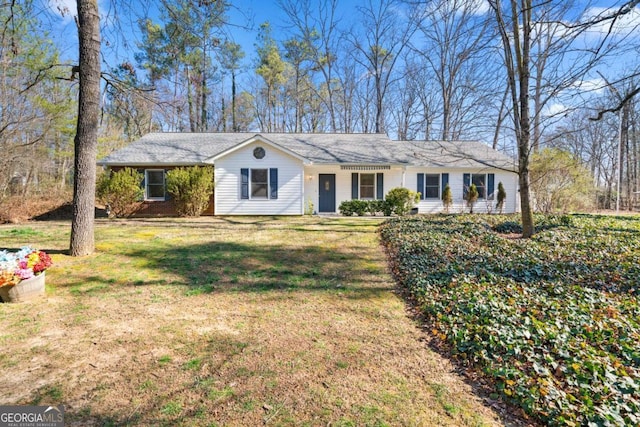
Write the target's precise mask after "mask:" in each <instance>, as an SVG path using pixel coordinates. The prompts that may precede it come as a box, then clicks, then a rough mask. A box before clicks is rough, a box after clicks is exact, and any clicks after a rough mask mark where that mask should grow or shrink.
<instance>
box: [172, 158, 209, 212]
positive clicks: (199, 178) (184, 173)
mask: <svg viewBox="0 0 640 427" xmlns="http://www.w3.org/2000/svg"><path fill="white" fill-rule="evenodd" d="M167 192H168V193H169V194H171V196H172V197H173V201H174V204H175V207H176V211H177V212H178V215H180V216H200V215H201V214H202V212H204V210H205V209H207V206H208V205H209V200H210V198H211V193H212V192H213V168H212V167H209V166H191V167H185V168H177V169H172V170H170V171H168V172H167Z"/></svg>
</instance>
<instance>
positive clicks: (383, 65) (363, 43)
mask: <svg viewBox="0 0 640 427" xmlns="http://www.w3.org/2000/svg"><path fill="white" fill-rule="evenodd" d="M400 7H401V3H400V2H399V1H396V0H368V1H367V3H366V5H365V6H358V7H357V10H358V12H359V13H360V16H361V19H359V20H358V21H359V23H358V26H359V27H360V28H361V30H362V31H355V30H352V31H351V35H352V38H351V41H352V44H353V46H354V47H355V49H356V50H357V51H358V52H359V53H360V55H359V56H356V58H357V60H358V61H359V62H360V64H361V65H362V66H363V67H364V68H365V69H366V70H367V72H368V75H369V76H370V77H371V78H372V79H373V87H374V94H375V104H374V105H375V128H374V132H375V133H382V132H385V129H384V105H385V97H386V95H387V93H388V91H389V89H390V87H391V85H392V83H393V82H394V78H393V69H394V67H395V65H396V63H397V62H398V60H399V59H400V57H401V54H402V51H403V50H404V49H406V48H407V47H408V44H409V40H410V39H411V37H412V36H413V34H414V33H415V31H416V28H417V26H416V23H415V20H414V19H412V17H411V16H407V15H402V16H403V18H404V19H403V20H401V19H400V16H401V14H400V12H399V10H398V9H399V8H400Z"/></svg>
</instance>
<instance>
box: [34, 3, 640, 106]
mask: <svg viewBox="0 0 640 427" xmlns="http://www.w3.org/2000/svg"><path fill="white" fill-rule="evenodd" d="M42 1H43V2H44V3H45V4H48V5H49V11H48V12H44V15H45V16H46V19H45V26H47V27H48V28H49V31H50V34H51V36H52V37H53V39H54V40H55V41H56V42H57V44H58V46H59V48H60V50H61V52H62V58H63V60H67V61H69V62H75V61H76V60H77V55H78V52H77V34H76V27H75V22H74V20H73V16H74V15H75V10H76V2H75V0H42ZM477 1H481V2H486V0H477ZM114 3H115V4H116V5H117V7H118V8H119V9H117V10H116V11H115V12H114V10H113V9H111V8H112V7H113V6H112V5H113V4H114ZM124 3H125V2H123V1H121V0H117V1H115V0H99V5H100V9H101V15H102V17H103V19H102V21H103V40H104V41H105V42H104V43H103V50H102V52H103V65H102V66H103V70H107V69H109V68H111V67H115V66H116V65H118V64H119V63H122V62H124V61H129V62H131V63H134V64H135V61H134V57H133V56H134V54H135V53H136V52H138V50H139V49H138V48H137V46H136V44H137V43H138V42H139V32H138V30H137V20H138V19H140V18H142V17H143V16H145V15H146V14H147V12H149V14H150V16H151V17H152V18H153V17H154V16H155V17H157V10H156V11H155V13H154V10H153V8H151V9H147V8H148V6H145V5H148V4H149V3H152V4H156V3H158V2H157V1H156V2H154V1H153V0H151V1H144V0H143V1H133V2H131V3H130V5H126V4H124ZM231 3H232V7H231V9H230V11H229V24H230V25H228V26H227V28H226V31H228V36H229V38H230V39H232V40H234V41H235V42H237V43H239V44H241V45H242V47H243V49H244V51H245V54H246V56H245V59H244V65H245V66H246V67H247V68H248V69H250V68H251V67H252V64H253V63H254V60H255V53H254V43H255V42H256V36H257V33H258V27H259V25H260V24H261V23H263V22H265V21H270V22H271V24H272V28H273V36H274V38H276V40H279V41H282V40H285V39H286V38H288V37H289V34H287V31H286V30H283V28H285V27H286V15H285V14H284V12H282V11H281V10H280V8H279V6H278V5H277V1H273V0H231ZM363 3H364V0H340V1H339V8H340V10H339V11H338V17H339V18H341V19H342V21H341V22H342V24H343V25H344V26H345V27H346V26H348V25H351V24H353V21H354V18H353V11H354V10H355V7H356V6H357V5H358V4H363ZM578 3H579V6H581V7H584V5H586V4H588V5H589V6H590V7H591V8H592V11H593V13H594V14H596V13H597V12H600V11H602V10H603V9H604V8H607V7H612V6H614V7H619V6H620V5H621V4H624V3H625V1H624V0H594V1H588V2H587V1H578ZM59 10H67V12H66V13H64V14H62V15H63V16H61V14H60V12H59ZM114 16H116V17H117V23H116V22H115V21H114V18H113V17H114ZM156 20H157V19H156ZM623 20H624V21H625V22H626V23H627V25H626V26H627V27H628V28H633V29H634V31H635V32H639V30H638V28H637V27H636V25H638V23H640V8H638V7H636V9H635V12H634V13H632V14H630V15H628V16H626V17H625V18H623ZM47 24H48V25H47ZM623 27H624V26H623ZM606 30H607V28H605V27H602V28H598V29H597V31H599V32H603V31H606ZM624 31H625V30H624V29H622V30H621V33H624ZM639 36H640V35H639ZM639 36H635V35H634V36H633V37H632V38H630V39H629V40H628V42H632V43H636V42H637V41H638V37H639ZM107 43H108V45H107ZM629 61H631V62H632V63H633V65H634V66H636V65H637V60H636V58H619V59H616V60H615V61H613V62H612V63H610V64H609V67H610V68H611V67H614V68H619V69H624V68H626V67H627V63H628V62H629ZM591 78H593V80H589V81H585V82H583V83H582V84H581V85H580V86H583V87H580V89H582V90H584V89H590V90H592V91H593V90H595V91H596V92H597V91H600V90H603V89H602V88H603V86H604V82H603V81H602V79H600V78H599V77H598V76H592V77H591ZM565 108H566V107H565V106H564V105H563V104H562V103H557V104H553V105H550V106H549V109H550V113H552V112H554V113H555V112H559V111H562V110H564V109H565ZM551 110H552V111H551Z"/></svg>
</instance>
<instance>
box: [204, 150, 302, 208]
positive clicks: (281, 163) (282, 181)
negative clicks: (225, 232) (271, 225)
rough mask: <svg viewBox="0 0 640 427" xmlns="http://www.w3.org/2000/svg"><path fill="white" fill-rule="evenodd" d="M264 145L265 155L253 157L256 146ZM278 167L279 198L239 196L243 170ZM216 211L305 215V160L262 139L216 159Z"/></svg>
mask: <svg viewBox="0 0 640 427" xmlns="http://www.w3.org/2000/svg"><path fill="white" fill-rule="evenodd" d="M257 146H260V147H263V148H264V149H265V151H266V155H265V157H264V158H263V159H260V160H258V159H256V158H254V157H253V149H254V148H256V147H257ZM243 168H247V169H256V168H259V169H269V168H277V169H278V198H277V199H275V200H264V199H261V200H251V199H248V200H247V199H241V198H240V196H241V195H240V191H241V188H240V185H241V176H240V170H241V169H243ZM214 192H215V214H216V215H302V213H303V200H302V195H303V165H302V161H301V160H299V159H296V158H295V157H293V156H290V155H289V154H286V153H284V152H282V151H280V150H278V149H277V148H274V147H272V146H271V145H269V144H265V143H261V142H259V141H257V142H254V143H252V144H248V145H247V146H245V147H242V148H240V149H238V150H236V151H233V152H231V153H229V154H227V155H226V156H223V157H221V158H220V159H218V160H216V162H215V190H214Z"/></svg>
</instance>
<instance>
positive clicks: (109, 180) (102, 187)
mask: <svg viewBox="0 0 640 427" xmlns="http://www.w3.org/2000/svg"><path fill="white" fill-rule="evenodd" d="M143 179H144V175H143V174H142V173H141V172H138V171H137V170H135V169H132V168H124V169H122V170H119V171H118V172H113V171H107V172H105V173H104V174H102V175H101V176H100V178H98V182H97V183H96V196H97V198H98V200H99V201H100V202H102V203H104V204H105V205H108V206H109V208H110V212H111V213H110V215H113V216H116V217H125V216H129V215H131V214H132V213H133V212H134V211H135V208H136V206H137V204H138V202H139V201H140V199H141V198H142V197H143V196H144V189H143V188H142V187H141V185H142V180H143Z"/></svg>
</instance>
